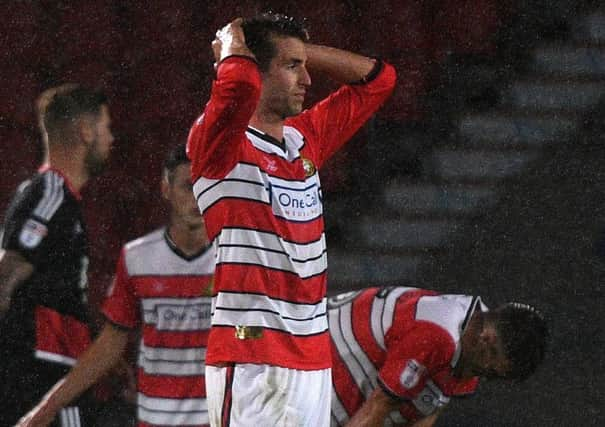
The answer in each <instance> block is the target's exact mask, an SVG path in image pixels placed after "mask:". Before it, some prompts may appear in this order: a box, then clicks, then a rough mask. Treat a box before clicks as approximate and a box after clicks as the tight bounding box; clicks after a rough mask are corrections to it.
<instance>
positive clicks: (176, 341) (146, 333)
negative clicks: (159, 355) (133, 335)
mask: <svg viewBox="0 0 605 427" xmlns="http://www.w3.org/2000/svg"><path fill="white" fill-rule="evenodd" d="M209 333H210V331H207V330H206V331H184V332H183V331H165V332H162V331H158V330H157V329H156V328H155V325H145V326H144V327H143V342H144V343H145V345H147V346H149V347H167V348H193V347H206V344H207V343H208V335H209Z"/></svg>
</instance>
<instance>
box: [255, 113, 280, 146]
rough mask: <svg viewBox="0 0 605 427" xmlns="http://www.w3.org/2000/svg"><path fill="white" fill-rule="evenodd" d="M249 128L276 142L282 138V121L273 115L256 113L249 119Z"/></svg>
mask: <svg viewBox="0 0 605 427" xmlns="http://www.w3.org/2000/svg"><path fill="white" fill-rule="evenodd" d="M250 126H252V127H253V128H256V129H258V130H260V131H261V132H264V133H266V134H267V135H269V136H271V137H273V138H275V139H276V140H278V141H281V140H282V139H283V138H284V119H283V118H281V117H279V116H277V115H275V114H270V113H266V114H265V113H263V112H262V111H256V112H255V113H254V115H253V116H252V118H251V119H250Z"/></svg>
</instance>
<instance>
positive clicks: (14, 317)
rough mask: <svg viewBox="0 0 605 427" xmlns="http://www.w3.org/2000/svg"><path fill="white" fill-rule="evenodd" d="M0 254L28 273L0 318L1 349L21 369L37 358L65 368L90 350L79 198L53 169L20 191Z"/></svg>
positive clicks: (85, 250)
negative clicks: (17, 258)
mask: <svg viewBox="0 0 605 427" xmlns="http://www.w3.org/2000/svg"><path fill="white" fill-rule="evenodd" d="M2 248H3V249H5V250H10V251H15V252H17V253H19V254H20V255H21V256H22V257H23V258H24V259H25V260H26V261H27V262H28V263H30V264H31V265H32V266H33V273H32V274H31V276H30V277H29V278H28V279H27V280H26V281H25V282H24V283H21V284H20V285H18V287H17V288H16V289H15V291H14V293H13V296H12V301H11V305H10V308H9V310H8V312H7V314H6V316H5V317H4V318H3V319H2V320H0V351H1V352H2V353H4V352H5V351H8V352H9V353H8V354H10V356H9V357H11V358H13V359H15V360H19V359H20V360H22V361H23V362H24V363H25V362H26V361H28V360H33V359H37V360H41V361H45V362H50V363H52V364H55V365H58V366H65V368H66V369H67V367H68V366H71V365H73V364H74V363H75V361H76V360H77V358H78V357H79V356H80V355H81V354H82V353H83V351H84V350H85V349H86V348H87V347H88V345H89V344H90V332H89V328H88V311H87V306H86V296H87V286H88V280H87V269H88V240H87V236H86V230H85V226H84V221H83V218H82V213H81V210H80V195H79V194H78V193H77V191H75V190H73V189H72V188H71V187H70V184H69V182H68V181H67V179H66V178H65V177H64V176H63V175H62V174H61V172H60V171H58V170H54V169H51V168H48V167H45V168H42V169H40V171H39V173H38V174H37V175H35V176H34V177H33V178H32V179H31V180H29V181H26V182H24V183H22V184H21V185H20V186H19V188H18V190H17V192H16V194H15V196H14V198H13V200H12V202H11V204H10V206H9V208H8V211H7V214H6V219H5V223H4V232H3V238H2ZM24 369H26V368H24ZM15 374H18V373H15Z"/></svg>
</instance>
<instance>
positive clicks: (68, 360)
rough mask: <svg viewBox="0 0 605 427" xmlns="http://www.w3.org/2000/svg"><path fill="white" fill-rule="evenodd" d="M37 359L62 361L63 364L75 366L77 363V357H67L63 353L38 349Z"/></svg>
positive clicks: (54, 361)
mask: <svg viewBox="0 0 605 427" xmlns="http://www.w3.org/2000/svg"><path fill="white" fill-rule="evenodd" d="M35 356H36V359H41V360H46V361H48V362H53V363H60V364H62V365H67V366H73V365H75V364H76V359H74V358H72V357H67V356H64V355H62V354H57V353H51V352H49V351H42V350H36V353H35Z"/></svg>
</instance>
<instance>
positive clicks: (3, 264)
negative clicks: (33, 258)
mask: <svg viewBox="0 0 605 427" xmlns="http://www.w3.org/2000/svg"><path fill="white" fill-rule="evenodd" d="M33 271H34V267H33V266H32V265H31V264H30V263H28V262H27V261H25V260H24V259H23V257H21V255H19V254H18V253H16V252H13V251H5V250H3V249H0V319H2V318H3V317H4V315H5V314H6V312H7V311H8V308H9V307H10V303H11V297H12V295H13V292H14V290H15V288H17V286H19V285H20V284H21V283H23V282H24V281H26V280H27V278H28V277H29V276H31V274H32V273H33Z"/></svg>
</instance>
